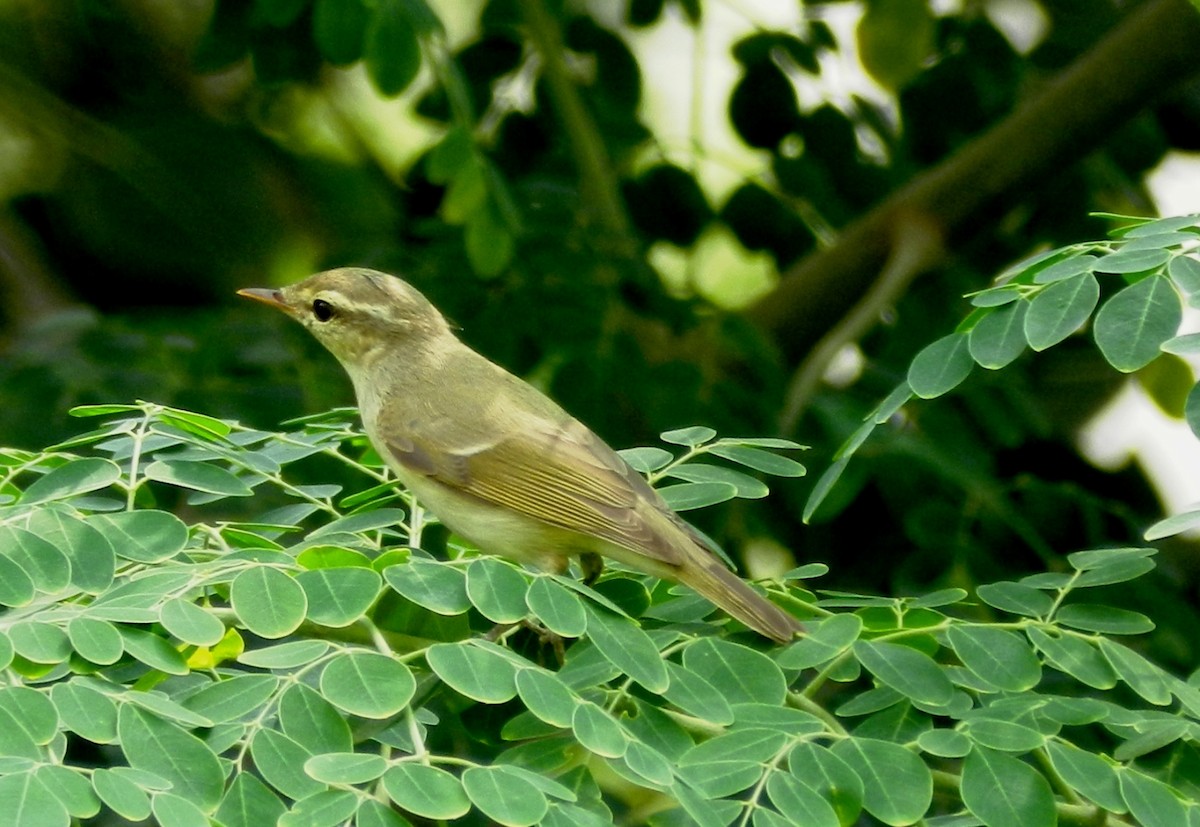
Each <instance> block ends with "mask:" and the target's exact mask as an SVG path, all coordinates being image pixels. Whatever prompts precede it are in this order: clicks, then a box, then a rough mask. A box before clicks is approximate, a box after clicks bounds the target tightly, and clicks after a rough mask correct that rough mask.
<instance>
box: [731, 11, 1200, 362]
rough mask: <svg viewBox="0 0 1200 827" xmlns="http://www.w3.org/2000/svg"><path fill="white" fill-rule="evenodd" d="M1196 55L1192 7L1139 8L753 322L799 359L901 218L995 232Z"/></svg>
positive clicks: (811, 258) (1198, 38) (879, 211)
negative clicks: (1004, 215) (1013, 209)
mask: <svg viewBox="0 0 1200 827" xmlns="http://www.w3.org/2000/svg"><path fill="white" fill-rule="evenodd" d="M1197 54H1200V15H1197V13H1196V10H1195V9H1194V8H1192V7H1191V6H1190V5H1189V4H1188V2H1186V0H1148V2H1145V3H1143V4H1141V5H1140V6H1138V7H1137V8H1135V9H1134V10H1133V11H1132V12H1131V13H1130V14H1129V16H1128V17H1126V18H1125V20H1124V22H1122V23H1121V24H1120V25H1119V26H1118V27H1117V28H1116V29H1115V30H1113V31H1112V32H1111V33H1110V34H1108V35H1107V36H1106V37H1105V38H1104V39H1103V40H1101V41H1100V42H1099V43H1097V44H1096V45H1095V46H1094V47H1093V48H1092V49H1091V51H1089V52H1088V53H1087V54H1085V55H1083V56H1082V57H1080V58H1079V59H1078V60H1076V61H1075V63H1073V64H1072V65H1071V66H1070V67H1068V68H1067V69H1065V70H1064V71H1063V72H1062V73H1061V74H1060V75H1059V76H1058V78H1056V79H1055V80H1054V81H1052V82H1051V83H1049V84H1048V85H1047V86H1046V88H1045V89H1044V90H1043V91H1042V93H1041V94H1040V95H1038V96H1037V97H1036V98H1034V99H1032V100H1030V101H1028V102H1026V103H1025V104H1024V105H1022V106H1020V107H1019V108H1018V109H1017V110H1016V111H1014V112H1013V113H1012V114H1011V115H1010V116H1009V117H1007V118H1006V119H1004V120H1003V121H1001V122H1000V123H998V124H996V126H995V127H993V128H992V129H991V130H990V131H989V132H987V133H985V134H983V135H981V136H980V137H979V138H978V139H976V140H975V141H973V142H972V143H970V144H968V145H966V146H964V147H963V148H962V149H960V150H959V151H958V152H957V153H955V154H954V155H952V156H950V157H949V158H947V159H946V160H944V161H942V162H941V163H940V164H938V165H937V166H935V167H933V168H931V169H929V170H927V171H926V172H924V173H922V174H921V175H919V176H918V177H917V178H915V179H914V180H913V181H912V182H911V183H909V184H908V185H907V186H905V187H904V188H903V189H901V190H899V191H897V192H895V193H893V194H892V195H891V196H890V197H889V198H887V200H885V201H884V202H883V203H882V204H880V205H879V206H877V207H875V208H874V209H872V210H871V211H870V212H868V213H867V214H866V215H864V216H862V217H861V218H859V219H857V220H856V221H854V222H853V223H851V224H850V225H849V226H847V227H846V228H845V229H844V230H843V231H842V233H841V234H840V236H839V237H838V239H837V241H836V243H834V244H833V246H831V247H827V248H825V249H823V250H820V251H817V252H815V253H812V254H810V255H808V256H805V257H804V258H803V259H801V260H800V261H798V262H797V263H796V264H795V265H793V266H792V267H791V268H789V270H788V272H787V273H785V274H784V278H783V279H782V280H781V282H780V284H779V287H778V288H777V289H776V290H774V291H773V292H772V293H771V294H770V295H768V296H767V297H766V298H765V299H763V300H762V301H760V302H759V303H758V304H757V305H755V306H754V307H753V308H751V310H750V311H749V315H750V317H751V319H752V320H753V321H755V322H756V323H758V324H759V325H760V326H761V327H762V328H763V329H764V330H765V331H767V332H768V333H769V334H770V335H772V336H773V337H774V338H775V339H776V341H777V342H778V344H779V346H780V347H781V349H782V350H783V351H784V354H785V355H786V356H787V357H788V359H789V360H790V361H792V362H796V361H799V360H800V359H801V358H803V356H804V355H805V354H806V353H807V352H808V351H809V349H810V348H812V347H813V345H814V344H815V343H816V342H817V341H818V340H819V339H820V338H821V337H822V336H823V335H824V333H825V331H826V330H828V329H829V327H830V326H831V324H833V323H836V320H837V319H840V318H841V317H842V316H844V315H845V314H846V313H847V312H849V310H850V309H851V308H852V307H853V306H854V305H855V304H856V303H857V302H858V301H859V299H860V297H861V296H862V295H863V293H864V292H866V291H867V290H869V289H870V287H871V285H872V284H873V283H874V282H875V280H876V279H877V278H878V277H879V274H880V271H881V270H882V269H883V268H884V265H885V262H886V261H887V260H888V258H889V256H890V255H891V254H892V246H893V244H894V243H895V242H896V238H897V233H896V229H897V225H898V223H899V222H903V221H904V220H905V216H909V217H911V216H912V215H922V216H924V217H925V219H926V220H927V221H929V222H931V224H932V225H933V226H935V227H940V228H941V231H940V235H941V237H942V238H944V239H946V240H947V243H948V245H952V244H953V243H954V241H955V239H956V238H958V239H961V238H962V237H963V236H965V235H966V234H967V233H968V232H969V231H971V230H973V229H975V228H978V227H981V226H987V225H988V223H989V219H988V216H990V215H995V214H996V212H997V210H1000V209H1003V208H1004V207H1005V206H1007V205H1008V204H1011V203H1012V202H1014V201H1016V200H1018V199H1019V198H1020V197H1021V196H1022V194H1024V192H1025V191H1026V190H1027V188H1028V187H1029V186H1030V185H1031V184H1033V183H1034V182H1036V181H1038V180H1042V179H1044V178H1046V177H1048V176H1050V175H1052V174H1053V173H1054V172H1056V171H1057V170H1059V169H1061V168H1063V167H1064V166H1066V165H1067V164H1069V163H1071V162H1074V161H1077V160H1078V159H1079V158H1081V157H1082V156H1083V155H1085V154H1086V153H1088V152H1090V151H1091V150H1093V149H1095V148H1096V147H1097V146H1099V145H1100V144H1101V143H1103V141H1104V140H1106V139H1107V138H1108V137H1109V135H1111V134H1112V132H1113V130H1114V129H1115V128H1116V127H1117V126H1119V125H1120V124H1121V123H1123V122H1124V121H1126V120H1128V119H1129V118H1130V117H1131V116H1132V115H1134V114H1135V113H1137V112H1138V111H1140V110H1141V109H1143V108H1144V107H1145V106H1146V104H1147V102H1148V101H1151V100H1153V99H1154V98H1155V97H1156V96H1157V95H1159V94H1160V93H1162V92H1163V91H1165V90H1168V89H1170V88H1171V87H1173V86H1175V85H1176V84H1177V83H1179V82H1180V81H1182V80H1184V79H1186V78H1188V77H1190V76H1191V75H1193V74H1195V73H1196V72H1197V71H1198V70H1200V61H1197V60H1196V55H1197ZM933 263H934V262H932V261H929V262H926V267H929V266H932V265H933ZM830 320H835V321H834V322H832V323H831V321H830Z"/></svg>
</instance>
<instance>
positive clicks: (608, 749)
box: [571, 701, 628, 758]
mask: <svg viewBox="0 0 1200 827" xmlns="http://www.w3.org/2000/svg"><path fill="white" fill-rule="evenodd" d="M571 729H572V730H574V732H575V737H576V738H578V739H579V743H580V744H582V745H583V746H584V747H585V748H586V749H588V750H590V751H591V752H594V753H596V754H597V755H602V756H604V757H605V758H620V757H621V756H622V755H624V754H625V749H626V746H627V744H628V739H627V738H626V737H625V731H624V730H623V729H622V728H621V725H620V724H619V723H617V721H616V720H615V719H613V717H612V716H611V715H609V714H608V713H607V712H605V711H604V710H603V709H601V708H600V707H598V706H596V705H595V704H594V703H592V702H590V701H581V702H580V703H579V704H577V705H576V707H575V712H574V713H573V714H572V716H571Z"/></svg>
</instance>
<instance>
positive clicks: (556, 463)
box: [382, 418, 684, 565]
mask: <svg viewBox="0 0 1200 827" xmlns="http://www.w3.org/2000/svg"><path fill="white" fill-rule="evenodd" d="M526 425H527V427H524V428H521V429H520V430H515V431H509V432H508V433H506V434H504V435H503V436H500V437H499V438H497V439H494V440H485V441H480V442H477V443H476V444H473V445H470V446H459V447H457V448H452V449H449V450H447V449H446V448H444V447H443V448H439V447H434V446H435V444H437V443H441V442H442V441H441V440H437V442H436V443H435V441H434V440H431V439H428V438H422V436H421V435H420V434H399V433H384V434H382V436H383V441H384V443H385V445H386V449H387V450H388V452H389V453H390V454H391V455H392V457H393V458H394V460H395V461H396V462H398V463H400V465H401V466H403V467H404V468H405V469H406V470H407V471H409V472H410V473H416V474H420V475H422V476H424V477H428V478H430V479H434V480H436V481H438V482H440V483H441V484H443V485H446V486H448V487H450V488H452V489H454V490H456V491H458V492H460V493H463V494H467V495H470V496H472V497H476V498H478V499H480V500H482V501H484V502H487V503H490V504H492V505H496V506H499V507H501V508H506V509H509V510H511V511H514V512H517V513H519V514H523V515H525V516H527V517H531V518H533V519H535V520H540V521H541V522H544V523H548V524H550V525H552V526H557V527H559V528H563V529H567V530H569V531H574V532H578V533H580V534H585V535H588V536H591V537H596V538H599V539H601V540H605V541H607V542H610V543H614V544H616V545H618V546H621V547H623V548H627V549H630V550H632V551H635V552H638V553H640V554H645V555H647V556H649V557H652V558H654V559H656V560H660V561H662V562H664V563H669V564H672V565H679V564H681V563H682V562H683V560H684V556H683V553H682V552H681V551H680V550H679V548H678V547H676V546H675V545H674V544H673V543H672V539H671V538H670V537H668V536H665V535H664V533H663V532H662V530H661V528H658V527H656V526H655V525H654V523H658V522H659V521H657V520H655V521H653V522H652V521H650V520H647V519H646V517H645V516H643V514H644V511H645V510H646V509H647V507H650V508H654V509H663V510H665V505H664V504H662V501H661V498H660V497H659V496H658V494H657V493H656V492H655V491H654V489H652V488H651V487H650V486H649V485H648V484H647V483H646V481H645V480H644V479H642V477H641V476H639V475H638V473H637V472H636V471H634V470H633V469H632V468H630V467H629V465H628V464H627V463H626V462H625V461H624V460H622V459H621V458H620V457H619V456H618V455H617V454H616V453H615V452H614V451H613V450H612V449H611V448H609V447H608V446H607V445H606V444H604V442H603V441H602V440H601V439H600V438H599V437H598V436H596V435H595V434H593V433H592V432H591V431H589V430H588V429H587V428H585V427H584V426H583V425H581V424H580V423H579V422H577V421H575V420H573V419H567V420H565V421H561V422H554V423H552V422H549V421H547V420H545V419H541V418H538V419H536V420H533V421H532V422H528V423H526ZM529 426H532V427H529ZM639 506H640V507H639Z"/></svg>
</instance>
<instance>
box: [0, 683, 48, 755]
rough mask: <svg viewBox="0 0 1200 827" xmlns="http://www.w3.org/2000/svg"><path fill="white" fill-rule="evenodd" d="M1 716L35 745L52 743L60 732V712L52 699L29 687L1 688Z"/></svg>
mask: <svg viewBox="0 0 1200 827" xmlns="http://www.w3.org/2000/svg"><path fill="white" fill-rule="evenodd" d="M0 716H2V717H3V718H4V719H6V723H7V724H8V725H9V726H11V727H16V728H18V729H20V730H21V732H22V733H24V735H25V736H27V737H28V738H29V740H30V741H31V742H32V743H34V744H39V745H45V744H48V743H50V741H51V739H53V738H54V735H55V733H56V732H57V731H58V712H57V711H56V710H55V708H54V703H53V702H52V701H51V700H50V698H48V697H46V696H45V695H43V694H42V693H41V692H38V691H37V690H35V689H30V688H29V687H27V686H6V687H3V688H0Z"/></svg>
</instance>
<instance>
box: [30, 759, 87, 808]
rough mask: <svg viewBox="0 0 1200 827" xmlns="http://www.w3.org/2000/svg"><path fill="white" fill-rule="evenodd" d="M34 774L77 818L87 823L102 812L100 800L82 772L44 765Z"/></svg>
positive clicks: (56, 765) (54, 765)
mask: <svg viewBox="0 0 1200 827" xmlns="http://www.w3.org/2000/svg"><path fill="white" fill-rule="evenodd" d="M33 774H34V775H35V776H36V777H37V779H38V781H41V782H42V784H43V785H45V787H46V789H48V790H49V791H50V793H51V794H52V795H53V796H54V797H55V798H57V799H58V800H59V803H61V804H62V805H63V806H64V807H66V809H67V813H69V814H70V815H72V816H74V817H75V818H78V819H83V820H84V821H86V820H88V819H90V818H91V817H92V816H94V815H96V814H97V813H98V812H100V800H99V799H98V798H97V797H96V794H95V793H94V792H93V791H92V785H91V784H90V783H88V780H87V778H86V777H85V776H84V775H83V773H82V772H79V771H78V770H76V769H73V768H69V767H65V766H63V765H61V764H43V765H42V766H40V767H38V768H37V769H36V770H34V771H33Z"/></svg>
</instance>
